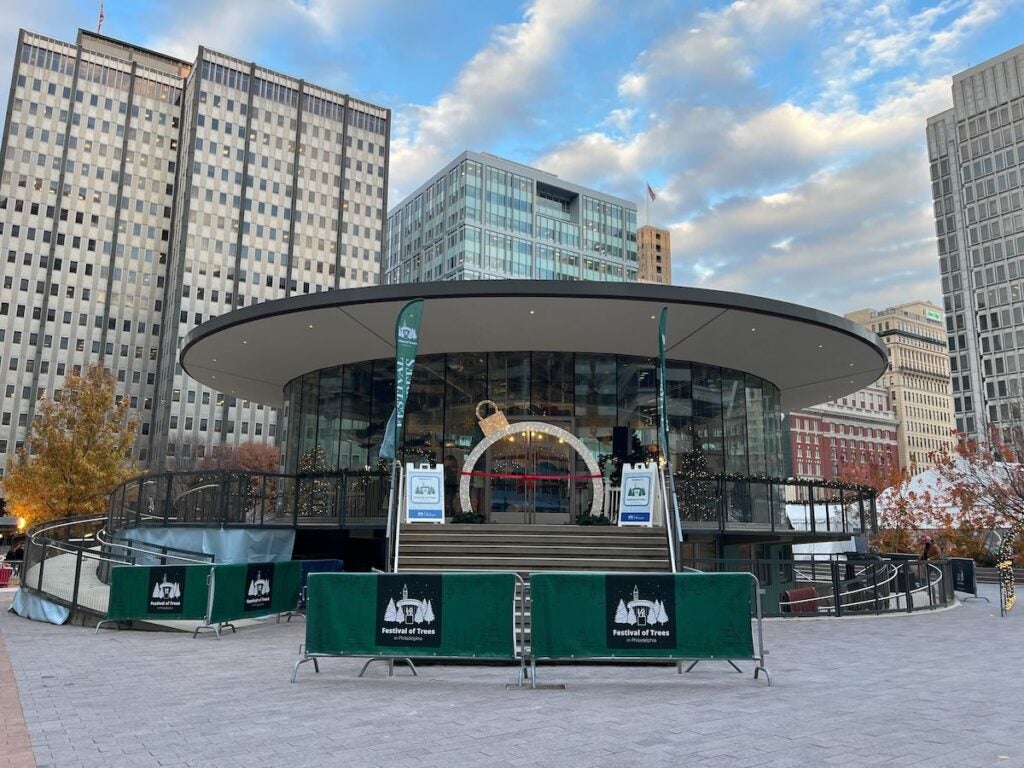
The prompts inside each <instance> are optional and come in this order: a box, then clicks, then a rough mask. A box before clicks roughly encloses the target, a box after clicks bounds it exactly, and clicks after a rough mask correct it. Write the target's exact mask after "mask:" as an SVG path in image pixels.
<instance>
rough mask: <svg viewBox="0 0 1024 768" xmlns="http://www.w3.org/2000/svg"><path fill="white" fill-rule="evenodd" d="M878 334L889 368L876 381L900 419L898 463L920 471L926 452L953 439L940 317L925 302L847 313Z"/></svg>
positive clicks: (924, 465)
mask: <svg viewBox="0 0 1024 768" xmlns="http://www.w3.org/2000/svg"><path fill="white" fill-rule="evenodd" d="M846 317H847V318H848V319H850V320H853V321H854V322H856V323H860V324H861V325H863V326H865V327H866V328H868V329H869V330H872V331H874V332H875V333H877V334H878V335H879V336H881V337H882V341H884V342H885V345H886V347H888V349H889V368H888V370H886V372H885V373H884V374H883V375H882V378H881V379H880V381H879V383H880V384H881V385H883V386H885V387H886V389H888V391H889V394H890V397H891V399H892V406H893V410H894V411H895V412H896V418H897V419H898V420H899V427H898V429H897V441H898V444H899V459H900V466H901V467H905V468H910V467H911V466H912V465H913V466H914V467H915V469H916V471H921V470H923V469H927V468H928V467H930V466H932V462H930V461H929V458H928V456H929V454H931V453H932V452H934V451H937V450H939V449H940V448H943V447H947V446H951V445H952V444H953V443H954V438H953V429H954V426H955V421H954V415H953V395H952V392H951V391H950V380H949V353H948V351H947V349H946V346H947V345H946V326H945V320H944V318H945V315H944V313H943V311H942V308H941V307H939V306H936V305H935V304H932V303H931V302H930V301H914V302H910V303H907V304H900V305H899V306H896V307H890V308H888V309H883V310H874V309H862V310H859V311H857V312H850V313H849V314H847V315H846Z"/></svg>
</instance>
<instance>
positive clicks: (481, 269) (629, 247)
mask: <svg viewBox="0 0 1024 768" xmlns="http://www.w3.org/2000/svg"><path fill="white" fill-rule="evenodd" d="M387 232H388V242H387V246H386V248H385V257H384V259H385V261H384V265H385V266H384V283H385V284H393V283H416V282H425V281H431V280H479V279H487V280H489V279H501V278H533V279H537V280H604V281H630V282H635V281H636V279H637V250H636V205H635V204H634V203H630V202H628V201H627V200H622V199H620V198H617V197H612V196H611V195H606V194H603V193H601V192H596V191H594V190H591V189H587V188H585V187H581V186H579V185H577V184H571V183H569V182H567V181H563V180H562V179H559V178H558V177H557V176H554V175H553V174H550V173H545V172H544V171H540V170H537V169H536V168H530V167H528V166H525V165H520V164H519V163H513V162H511V161H509V160H503V159H501V158H500V157H495V156H494V155H488V154H477V153H475V152H463V153H462V154H461V155H459V156H458V157H457V158H455V159H454V160H453V161H452V162H450V163H449V164H448V165H447V166H445V167H444V168H443V169H442V170H441V171H439V172H438V173H437V174H435V175H434V176H433V177H431V179H430V180H429V181H427V182H426V183H425V184H423V185H422V186H421V187H420V188H419V189H417V190H416V191H415V192H413V193H412V194H411V195H409V196H408V197H406V198H405V200H403V201H402V202H400V203H399V204H398V205H396V206H395V207H394V208H392V209H391V211H390V212H389V213H388V227H387Z"/></svg>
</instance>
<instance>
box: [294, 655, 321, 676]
mask: <svg viewBox="0 0 1024 768" xmlns="http://www.w3.org/2000/svg"><path fill="white" fill-rule="evenodd" d="M307 661H312V662H313V671H314V672H315V673H317V674H320V662H319V661H317V659H316V656H310V655H309V654H308V653H303V654H302V658H300V659H299V660H298V661H296V662H295V666H294V667H293V668H292V682H293V683H294V682H295V678H296V677H297V676H298V674H299V665H300V664H305V663H306V662H307Z"/></svg>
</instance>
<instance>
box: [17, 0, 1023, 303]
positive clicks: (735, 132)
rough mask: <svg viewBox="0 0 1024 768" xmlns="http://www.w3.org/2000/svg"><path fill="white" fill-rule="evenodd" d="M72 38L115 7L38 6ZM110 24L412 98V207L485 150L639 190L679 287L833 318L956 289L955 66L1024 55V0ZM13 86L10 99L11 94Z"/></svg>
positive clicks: (407, 130)
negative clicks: (930, 169)
mask: <svg viewBox="0 0 1024 768" xmlns="http://www.w3.org/2000/svg"><path fill="white" fill-rule="evenodd" d="M11 5H13V8H11V7H8V8H6V9H5V13H4V15H3V17H2V18H0V71H10V70H9V68H10V62H11V59H12V57H13V52H14V46H15V42H16V31H17V29H18V27H26V28H28V29H32V30H33V31H37V32H41V33H44V34H48V35H50V36H53V37H57V38H62V39H73V38H74V35H75V31H76V29H77V28H78V27H80V26H81V27H86V28H95V24H96V16H97V11H98V8H99V3H98V1H94V0H89V1H88V2H85V1H81V0H34V2H25V1H24V0H17V2H14V3H11ZM105 15H106V20H105V22H104V27H103V32H104V33H106V34H108V35H110V36H112V37H118V38H122V39H126V40H130V41H132V42H136V43H138V44H140V45H144V46H148V47H151V48H155V49H157V50H161V51H165V52H168V53H174V54H177V55H179V56H181V57H183V58H192V57H193V56H194V55H195V51H196V48H197V46H198V45H199V44H200V43H202V44H204V45H207V46H209V47H212V48H216V49H218V50H222V51H224V52H226V53H230V54H233V55H236V56H238V57H240V58H244V59H251V60H255V61H258V62H259V63H261V64H265V65H267V66H271V67H274V68H276V69H280V70H282V71H285V72H288V73H289V74H292V75H295V76H298V77H304V78H306V79H307V80H310V81H314V82H318V83H321V84H323V85H327V86H331V87H334V88H337V89H338V90H342V91H346V92H349V93H352V94H353V95H356V96H358V97H360V98H364V99H367V100H370V101H374V102H376V103H380V104H384V105H387V106H390V107H391V108H392V109H393V110H394V118H395V119H394V132H393V142H392V161H391V189H392V202H395V201H396V200H398V199H400V196H401V195H403V194H404V193H406V192H409V191H411V190H412V189H414V188H415V187H416V186H417V185H418V184H419V183H420V182H422V181H423V180H424V179H425V178H427V177H428V176H429V175H430V173H431V172H432V171H433V170H435V169H436V168H438V167H439V166H440V165H441V164H443V163H444V162H446V161H447V160H449V159H451V158H452V157H454V156H455V155H456V154H458V153H459V152H460V151H462V150H463V149H473V150H477V151H488V152H493V153H495V154H500V155H503V156H506V157H508V158H510V159H513V160H516V161H519V162H523V163H528V164H530V165H535V166H538V167H542V168H544V169H546V170H549V171H552V172H554V173H557V174H559V175H560V176H562V177H564V178H567V179H570V180H572V181H575V182H578V183H582V184H588V185H592V186H595V187H597V188H599V189H603V190H605V191H607V192H610V193H612V194H617V195H621V196H623V197H627V198H630V199H634V200H636V201H637V202H638V203H640V219H641V221H644V220H645V207H644V204H643V199H644V198H643V190H644V183H645V181H650V183H651V184H652V185H653V186H654V188H655V189H656V190H657V191H658V199H657V201H656V202H655V203H654V204H652V206H651V209H650V220H651V223H653V224H658V225H661V226H668V227H670V228H671V230H672V234H673V251H674V274H673V279H674V282H676V283H677V284H680V285H698V286H702V287H707V288H718V289H723V290H735V291H742V292H748V293H755V294H760V295H764V296H771V297H773V298H779V299H785V300H789V301H795V302H799V303H802V304H808V305H811V306H814V307H818V308H821V309H825V310H828V311H832V312H846V311H850V310H853V309H859V308H862V307H866V306H873V307H876V308H881V307H884V306H890V305H892V304H897V303H900V302H903V301H911V300H916V299H920V298H929V299H932V300H933V301H939V300H940V299H941V293H940V288H939V283H938V268H937V258H936V255H935V244H934V238H933V232H934V230H933V224H932V219H931V214H930V207H931V201H930V197H929V183H928V175H927V158H926V154H925V148H924V124H925V120H926V119H927V117H928V116H930V115H932V114H935V113H937V112H939V111H941V110H943V109H946V108H948V107H949V106H950V105H951V96H950V82H951V81H950V77H951V75H952V74H953V73H955V72H959V71H961V70H963V69H965V68H967V67H969V66H972V65H974V64H978V63H980V62H981V61H984V60H985V59H988V58H990V57H992V56H995V55H997V54H999V53H1001V52H1003V51H1005V50H1008V49H1010V48H1013V47H1015V46H1017V45H1021V44H1024V0H943V1H942V2H909V1H908V2H903V1H901V0H892V1H891V2H876V1H869V0H836V1H834V2H832V1H830V0H735V1H734V2H696V1H694V0H644V2H639V3H637V2H626V1H624V0H533V1H532V2H526V3H521V2H498V1H497V0H491V1H490V2H473V3H470V2H466V3H461V2H453V1H448V2H443V1H441V0H248V1H247V2H241V1H240V0H178V1H177V2H152V3H146V2H140V1H139V0H135V1H128V0H107V2H106V3H105ZM4 98H6V94H4Z"/></svg>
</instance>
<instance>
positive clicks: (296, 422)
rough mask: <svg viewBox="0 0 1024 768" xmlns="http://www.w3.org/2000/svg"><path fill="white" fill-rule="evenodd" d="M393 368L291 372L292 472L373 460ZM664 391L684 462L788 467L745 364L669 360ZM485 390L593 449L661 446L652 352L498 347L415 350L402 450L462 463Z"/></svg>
mask: <svg viewBox="0 0 1024 768" xmlns="http://www.w3.org/2000/svg"><path fill="white" fill-rule="evenodd" d="M394 372H395V361H394V359H393V358H390V359H386V360H372V361H365V362H361V363H354V364H351V365H345V366H338V367H335V368H325V369H322V370H319V371H314V372H312V373H309V374H307V375H305V376H302V377H301V378H298V379H295V380H293V381H292V382H290V383H289V384H288V385H287V386H286V387H285V412H284V421H285V435H286V437H285V471H286V472H313V471H325V470H334V469H355V468H362V467H364V466H367V465H375V464H376V463H377V455H378V452H379V450H380V445H381V441H382V439H383V437H384V429H385V425H386V424H387V421H388V417H389V416H390V414H391V410H392V408H393V407H394V402H395V387H394ZM667 395H668V412H669V428H670V448H671V451H672V454H673V455H672V458H673V462H674V465H675V468H676V469H677V470H679V469H684V468H686V467H693V468H695V469H706V471H708V472H710V473H721V472H726V473H735V474H742V475H769V476H773V477H779V476H783V475H785V474H786V473H787V472H788V470H789V468H788V467H784V466H783V451H782V435H781V428H782V425H781V415H782V414H781V409H780V398H779V391H778V389H777V388H776V387H775V385H773V384H771V383H770V382H768V381H764V380H763V379H760V378H757V377H755V376H751V375H748V374H745V373H743V372H742V371H734V370H730V369H727V368H719V367H716V366H708V365H701V364H698V363H686V362H672V361H670V362H669V363H668V382H667ZM481 400H493V401H494V402H495V403H496V404H497V405H498V407H499V408H500V409H501V410H502V411H504V413H505V415H506V416H507V417H508V419H509V421H512V422H515V421H545V422H550V423H553V424H556V425H557V426H560V427H562V428H563V429H566V430H568V431H569V432H572V433H573V434H575V435H576V436H577V437H579V439H580V440H581V441H582V442H583V443H584V444H585V445H586V446H587V447H588V448H589V449H590V450H591V451H593V453H594V454H595V455H596V456H598V458H603V457H609V456H612V455H617V456H618V457H619V458H622V459H624V460H625V461H629V462H636V461H642V460H645V459H647V458H651V457H653V456H654V455H656V453H657V448H656V445H657V417H658V411H657V361H656V360H654V359H652V358H648V357H630V356H623V355H600V354H584V353H573V352H492V353H454V354H443V355H425V356H420V357H418V358H417V359H416V368H415V373H414V375H413V381H412V387H411V391H410V393H409V400H408V405H407V407H406V417H405V434H404V436H400V437H399V440H398V448H399V450H398V454H399V458H400V459H403V460H405V461H415V462H420V461H431V462H434V463H436V462H441V461H444V460H445V459H446V458H447V457H449V456H451V457H454V459H455V461H456V463H457V465H458V466H461V465H462V462H463V459H464V458H465V456H466V454H467V453H468V452H469V451H470V450H471V449H472V447H473V446H474V445H475V444H476V443H477V442H478V441H479V440H480V438H481V432H480V428H479V426H478V423H477V418H476V413H475V409H476V406H477V403H479V402H480V401H481ZM535 463H536V462H535ZM548 463H550V462H548ZM695 465H696V466H695ZM488 466H489V467H492V468H493V467H494V466H497V465H496V464H495V465H492V464H489V465H488ZM540 466H545V464H544V462H543V461H542V462H541V464H540ZM579 466H581V465H580V464H577V469H576V470H573V468H572V467H571V466H570V467H568V468H567V469H569V471H578V468H579ZM495 474H496V476H497V474H498V473H495Z"/></svg>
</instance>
